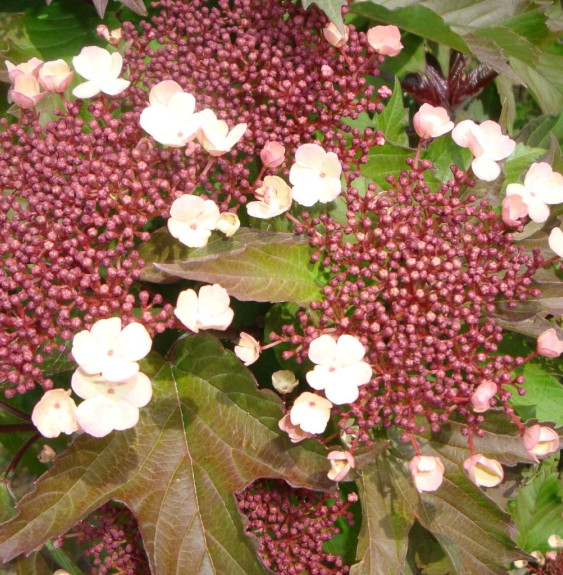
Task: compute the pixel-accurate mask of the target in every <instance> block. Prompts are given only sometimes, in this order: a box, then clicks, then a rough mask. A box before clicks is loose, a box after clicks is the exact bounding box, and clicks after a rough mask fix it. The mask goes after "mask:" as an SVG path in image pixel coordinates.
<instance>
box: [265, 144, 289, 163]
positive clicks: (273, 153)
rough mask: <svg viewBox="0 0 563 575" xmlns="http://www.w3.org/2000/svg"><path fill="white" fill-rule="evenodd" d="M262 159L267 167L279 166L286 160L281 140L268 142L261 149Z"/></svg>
mask: <svg viewBox="0 0 563 575" xmlns="http://www.w3.org/2000/svg"><path fill="white" fill-rule="evenodd" d="M260 159H261V160H262V163H263V164H264V166H265V167H266V168H277V167H278V166H281V165H282V164H283V162H284V160H285V148H284V147H283V146H282V145H281V144H280V143H279V142H266V144H265V146H264V147H263V148H262V150H261V151H260Z"/></svg>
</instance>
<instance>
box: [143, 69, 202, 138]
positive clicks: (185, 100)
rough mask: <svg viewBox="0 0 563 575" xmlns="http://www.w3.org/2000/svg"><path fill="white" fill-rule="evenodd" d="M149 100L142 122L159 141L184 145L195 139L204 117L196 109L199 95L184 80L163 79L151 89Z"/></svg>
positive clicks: (145, 128)
mask: <svg viewBox="0 0 563 575" xmlns="http://www.w3.org/2000/svg"><path fill="white" fill-rule="evenodd" d="M149 103H150V106H149V107H148V108H145V109H144V110H143V111H142V112H141V117H140V119H139V123H140V124H141V128H143V130H145V131H146V132H148V133H149V134H150V135H151V136H152V137H153V138H154V139H155V140H156V141H157V142H159V143H161V144H164V145H165V146H174V147H182V146H185V145H186V144H187V143H189V142H191V141H193V140H195V137H196V135H197V131H198V130H199V128H200V125H201V118H202V117H201V114H198V113H194V110H195V98H194V97H193V96H192V94H189V93H188V92H184V91H183V90H182V87H181V86H180V84H178V83H177V82H174V80H164V81H163V82H159V83H158V84H156V85H155V86H153V87H152V89H151V91H150V93H149Z"/></svg>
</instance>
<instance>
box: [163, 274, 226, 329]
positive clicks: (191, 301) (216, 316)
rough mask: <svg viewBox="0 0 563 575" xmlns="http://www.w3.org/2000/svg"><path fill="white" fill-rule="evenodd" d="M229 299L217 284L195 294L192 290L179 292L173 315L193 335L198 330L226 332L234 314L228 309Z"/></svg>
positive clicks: (204, 287)
mask: <svg viewBox="0 0 563 575" xmlns="http://www.w3.org/2000/svg"><path fill="white" fill-rule="evenodd" d="M230 303H231V299H230V298H229V294H228V292H227V290H226V289H225V288H223V287H221V286H220V285H219V284H213V285H210V286H203V287H201V288H200V289H199V294H196V293H195V291H194V290H193V289H188V290H185V291H183V292H180V294H179V296H178V302H177V304H176V309H175V310H174V314H175V315H176V317H177V318H178V319H179V320H180V321H181V322H182V323H183V324H184V325H185V326H186V327H187V328H189V329H191V330H192V331H193V332H194V333H198V332H199V330H200V329H218V330H221V331H224V330H226V329H227V328H228V327H229V326H230V325H231V322H232V321H233V317H234V315H235V312H234V311H233V310H232V309H231V308H230V307H229V304H230Z"/></svg>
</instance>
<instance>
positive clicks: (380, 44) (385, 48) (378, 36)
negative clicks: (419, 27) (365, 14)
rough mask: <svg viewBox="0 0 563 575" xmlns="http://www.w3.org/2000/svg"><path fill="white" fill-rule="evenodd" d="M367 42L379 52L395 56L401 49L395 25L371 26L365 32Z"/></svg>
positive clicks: (399, 33) (398, 31)
mask: <svg viewBox="0 0 563 575" xmlns="http://www.w3.org/2000/svg"><path fill="white" fill-rule="evenodd" d="M367 39H368V44H369V45H370V46H371V47H372V48H373V49H374V50H375V51H376V52H378V53H379V54H383V55H384V56H396V55H397V54H399V52H400V51H401V50H402V49H403V45H402V44H401V31H400V30H399V28H397V26H392V25H390V26H373V28H370V29H369V30H368V33H367Z"/></svg>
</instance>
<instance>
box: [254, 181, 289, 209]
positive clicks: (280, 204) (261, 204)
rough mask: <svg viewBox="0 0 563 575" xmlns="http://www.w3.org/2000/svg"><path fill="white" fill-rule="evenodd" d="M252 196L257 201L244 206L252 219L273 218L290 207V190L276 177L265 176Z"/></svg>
mask: <svg viewBox="0 0 563 575" xmlns="http://www.w3.org/2000/svg"><path fill="white" fill-rule="evenodd" d="M254 195H255V196H256V197H257V198H258V201H256V202H248V204H246V211H247V212H248V215H249V216H252V217H254V218H261V219H268V218H273V217H275V216H279V215H280V214H283V212H286V211H287V210H289V208H290V207H291V188H290V187H289V186H288V185H287V184H286V183H285V182H284V181H283V180H282V179H281V178H279V177H278V176H266V177H265V178H264V183H263V184H262V186H260V187H259V188H258V189H257V190H256V191H255V192H254Z"/></svg>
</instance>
